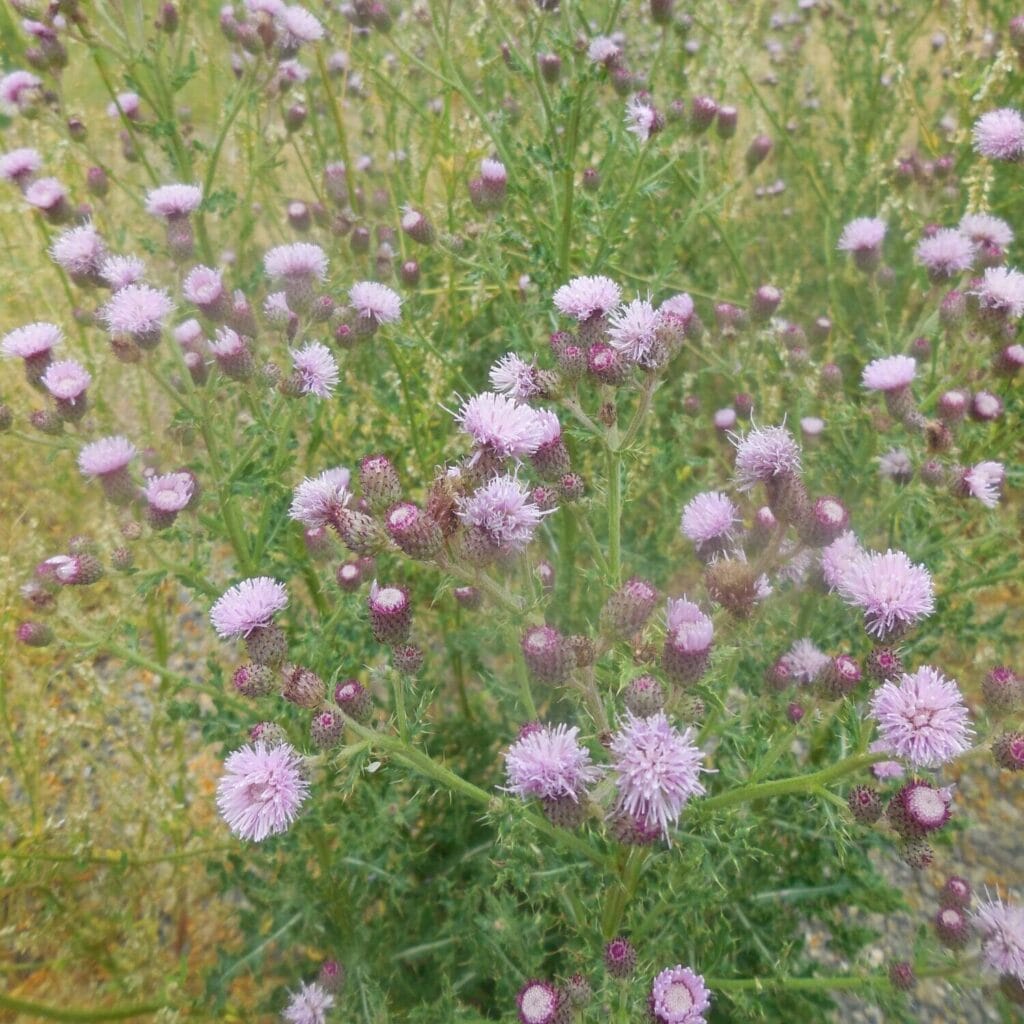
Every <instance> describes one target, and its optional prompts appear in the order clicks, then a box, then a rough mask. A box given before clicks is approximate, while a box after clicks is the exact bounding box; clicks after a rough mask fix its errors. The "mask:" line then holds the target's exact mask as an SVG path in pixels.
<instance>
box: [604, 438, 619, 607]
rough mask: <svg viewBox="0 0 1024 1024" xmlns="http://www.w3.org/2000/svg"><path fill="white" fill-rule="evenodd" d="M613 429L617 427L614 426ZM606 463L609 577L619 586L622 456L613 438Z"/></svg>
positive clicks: (609, 443)
mask: <svg viewBox="0 0 1024 1024" xmlns="http://www.w3.org/2000/svg"><path fill="white" fill-rule="evenodd" d="M612 431H613V432H615V431H616V428H615V427H612ZM605 463H606V466H607V470H608V473H607V475H608V577H609V580H610V582H611V585H612V586H613V587H616V588H617V587H618V586H619V584H620V583H621V582H622V551H621V547H622V534H621V530H622V457H621V455H620V454H619V451H618V446H617V443H616V442H615V441H614V440H613V439H611V438H609V442H608V449H607V451H606V452H605Z"/></svg>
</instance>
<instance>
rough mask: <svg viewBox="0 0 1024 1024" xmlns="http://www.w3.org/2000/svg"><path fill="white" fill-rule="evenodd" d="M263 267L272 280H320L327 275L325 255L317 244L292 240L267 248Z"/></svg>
mask: <svg viewBox="0 0 1024 1024" xmlns="http://www.w3.org/2000/svg"><path fill="white" fill-rule="evenodd" d="M263 268H264V270H266V272H267V276H268V277H269V278H271V279H272V280H274V281H291V282H300V281H309V282H313V281H322V280H323V279H324V278H325V277H326V276H327V257H326V256H325V255H324V251H323V249H321V248H320V246H319V245H313V244H312V243H311V242H293V243H292V244H291V245H279V246H277V247H276V248H274V249H271V250H269V251H268V252H267V253H266V255H265V256H264V257H263Z"/></svg>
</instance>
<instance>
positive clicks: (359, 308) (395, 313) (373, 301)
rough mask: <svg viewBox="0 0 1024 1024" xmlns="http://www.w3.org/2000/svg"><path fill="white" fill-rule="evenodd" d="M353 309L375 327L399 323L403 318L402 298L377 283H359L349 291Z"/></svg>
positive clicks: (385, 286)
mask: <svg viewBox="0 0 1024 1024" xmlns="http://www.w3.org/2000/svg"><path fill="white" fill-rule="evenodd" d="M348 300H349V302H350V303H351V304H352V308H353V309H354V310H355V311H356V312H357V313H358V314H359V316H360V317H362V318H363V319H364V320H368V321H370V322H371V323H372V324H374V326H377V325H379V324H393V323H397V322H398V321H399V320H400V319H401V318H402V297H401V296H400V295H399V294H398V292H396V291H394V290H392V289H391V288H389V287H388V286H387V285H384V284H380V283H378V282H377V281H358V282H356V284H354V285H352V287H351V288H350V289H349V290H348Z"/></svg>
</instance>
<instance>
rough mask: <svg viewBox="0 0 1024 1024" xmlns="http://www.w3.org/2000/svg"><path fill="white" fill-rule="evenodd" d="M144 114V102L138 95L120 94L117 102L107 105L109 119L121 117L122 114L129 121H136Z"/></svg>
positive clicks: (130, 93) (132, 93)
mask: <svg viewBox="0 0 1024 1024" xmlns="http://www.w3.org/2000/svg"><path fill="white" fill-rule="evenodd" d="M141 113H142V100H141V99H140V98H139V95H138V93H134V92H119V93H118V94H117V101H116V102H111V103H108V104H107V116H108V117H120V116H121V115H122V114H123V115H124V116H125V117H127V118H128V120H129V121H134V120H136V119H137V118H138V117H139V116H140V115H141Z"/></svg>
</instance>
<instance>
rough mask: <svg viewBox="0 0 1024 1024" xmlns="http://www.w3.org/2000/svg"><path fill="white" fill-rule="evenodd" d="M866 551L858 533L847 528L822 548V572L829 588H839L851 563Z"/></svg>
mask: <svg viewBox="0 0 1024 1024" xmlns="http://www.w3.org/2000/svg"><path fill="white" fill-rule="evenodd" d="M863 553H864V549H863V548H862V547H861V546H860V541H858V540H857V537H856V534H854V532H853V531H852V530H847V531H846V532H845V533H842V534H840V535H839V536H838V537H837V538H836V539H835V540H834V541H832V543H831V544H829V545H828V546H827V547H824V548H822V550H821V574H822V576H823V577H824V579H825V583H826V585H827V586H828V588H829V590H838V589H839V585H840V583H841V582H842V579H843V575H844V574H845V573H846V570H847V568H849V566H850V565H851V563H852V562H853V561H854V560H855V559H856V558H857V557H858V556H859V555H862V554H863Z"/></svg>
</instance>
